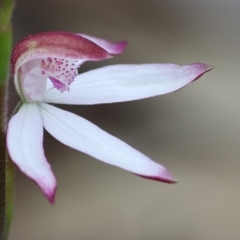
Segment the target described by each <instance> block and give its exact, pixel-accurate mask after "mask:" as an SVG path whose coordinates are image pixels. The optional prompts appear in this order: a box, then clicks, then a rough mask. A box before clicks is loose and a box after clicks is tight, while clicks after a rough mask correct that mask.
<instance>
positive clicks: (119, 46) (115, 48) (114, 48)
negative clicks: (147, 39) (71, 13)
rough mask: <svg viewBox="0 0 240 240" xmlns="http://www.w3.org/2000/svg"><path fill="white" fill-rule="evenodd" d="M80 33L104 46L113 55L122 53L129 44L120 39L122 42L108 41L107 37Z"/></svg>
mask: <svg viewBox="0 0 240 240" xmlns="http://www.w3.org/2000/svg"><path fill="white" fill-rule="evenodd" d="M78 35H80V36H82V37H84V38H86V39H88V40H90V41H92V42H94V43H96V44H97V45H98V46H100V47H102V48H103V49H105V50H106V51H107V52H108V53H110V54H112V55H118V54H121V53H122V52H123V51H124V50H125V48H126V46H127V41H120V42H116V43H113V42H110V41H107V40H105V39H101V38H96V37H92V36H89V35H87V34H82V33H81V34H78Z"/></svg>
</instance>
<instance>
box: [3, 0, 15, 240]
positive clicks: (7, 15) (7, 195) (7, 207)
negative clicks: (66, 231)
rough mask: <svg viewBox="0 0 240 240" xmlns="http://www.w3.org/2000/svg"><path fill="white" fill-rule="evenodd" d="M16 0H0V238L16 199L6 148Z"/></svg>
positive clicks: (11, 169)
mask: <svg viewBox="0 0 240 240" xmlns="http://www.w3.org/2000/svg"><path fill="white" fill-rule="evenodd" d="M13 7H14V0H0V52H1V54H0V105H1V106H0V127H1V128H0V240H6V239H7V238H8V232H9V227H10V223H11V219H12V211H13V201H14V166H13V163H12V162H11V160H10V158H9V156H8V152H7V149H6V123H7V101H6V99H7V83H8V78H9V65H10V64H9V63H10V55H11V50H12V26H11V16H12V11H13Z"/></svg>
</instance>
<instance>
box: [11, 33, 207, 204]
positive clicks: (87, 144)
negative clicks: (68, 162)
mask: <svg viewBox="0 0 240 240" xmlns="http://www.w3.org/2000/svg"><path fill="white" fill-rule="evenodd" d="M125 46H126V42H124V41H123V42H118V43H111V42H108V41H106V40H103V39H98V38H94V37H90V36H87V35H80V34H72V33H65V32H48V33H40V34H36V35H33V36H29V37H27V38H25V39H23V40H22V41H21V42H19V43H18V44H17V45H16V46H15V48H14V50H13V54H12V58H11V66H12V69H11V72H12V75H13V77H14V83H15V86H16V90H17V92H18V94H19V95H20V97H21V102H22V104H21V107H20V109H19V110H18V111H17V112H16V114H15V115H14V116H13V117H12V118H11V119H10V121H9V124H8V130H7V147H8V151H9V154H10V157H11V159H12V161H13V162H14V163H15V164H16V165H17V166H18V167H19V169H20V170H21V171H22V172H23V173H24V174H26V175H27V176H28V177H29V178H31V179H32V180H33V181H35V182H36V183H37V184H38V186H39V187H40V188H41V190H42V191H43V193H44V194H45V196H46V197H47V198H48V200H49V201H50V202H53V201H54V196H55V192H56V185H57V182H56V179H55V177H54V174H53V172H52V170H51V167H50V165H49V163H48V162H47V159H46V157H45V154H44V149H43V128H45V129H46V130H47V131H48V132H49V133H50V134H51V135H52V136H53V137H55V138H56V139H57V140H59V141H60V142H62V143H63V144H65V145H67V146H69V147H72V148H74V149H77V150H79V151H81V152H84V153H86V154H88V155H90V156H92V157H94V158H96V159H99V160H101V161H103V162H105V163H109V164H112V165H114V166H117V167H120V168H123V169H125V170H127V171H130V172H132V173H134V174H136V175H139V176H142V177H145V178H149V179H154V180H158V181H163V182H168V183H172V182H175V180H174V179H173V178H172V176H171V175H170V173H169V172H168V171H167V170H166V168H165V167H163V166H161V165H160V164H158V163H156V162H154V161H152V160H151V159H150V158H148V157H147V156H145V155H143V154H142V153H140V152H139V151H137V150H135V149H134V148H132V147H131V146H129V145H128V144H126V143H124V142H123V141H121V140H119V139H118V138H116V137H114V136H111V135H110V134H108V133H106V132H105V131H103V130H101V129H100V128H99V127H97V126H95V125H94V124H92V123H91V122H89V121H87V120H85V119H83V118H81V117H79V116H77V115H75V114H73V113H70V112H67V111H64V110H61V109H59V108H56V107H54V106H52V105H51V104H52V103H54V104H85V105H87V104H89V105H90V104H103V103H114V102H124V101H132V100H138V99H143V98H148V97H153V96H158V95H162V94H166V93H170V92H174V91H176V90H178V89H180V88H182V87H184V86H185V85H187V84H189V83H191V82H192V81H194V80H196V79H197V78H199V77H200V76H201V75H203V74H204V73H205V72H207V71H209V70H210V69H211V67H209V66H207V65H205V64H202V63H196V64H190V65H186V66H178V65H174V64H137V65H113V66H108V67H103V68H99V69H95V70H92V71H89V72H86V73H83V74H80V75H78V68H79V67H80V65H81V64H82V63H83V62H85V61H99V60H103V59H108V58H111V57H112V56H113V55H117V54H120V53H122V51H123V50H124V48H125ZM49 103H50V104H49Z"/></svg>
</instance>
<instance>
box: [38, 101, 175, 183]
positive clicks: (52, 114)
mask: <svg viewBox="0 0 240 240" xmlns="http://www.w3.org/2000/svg"><path fill="white" fill-rule="evenodd" d="M39 109H40V111H41V115H42V118H43V125H44V128H45V129H46V130H47V131H48V132H49V133H50V134H51V135H52V136H53V137H55V138H56V139H57V140H59V141H60V142H62V143H63V144H66V145H68V146H70V147H72V148H74V149H77V150H79V151H82V152H84V153H86V154H89V155H90V156H92V157H95V158H97V159H99V160H101V161H103V162H105V163H109V164H112V165H115V166H117V167H120V168H123V169H125V170H128V171H130V172H133V173H135V174H137V175H140V176H142V177H145V178H150V179H154V180H158V181H164V182H169V183H170V182H174V179H173V178H172V177H171V175H170V174H169V172H168V171H167V170H166V169H165V168H164V167H163V166H161V165H160V164H157V163H155V162H153V161H152V160H151V159H149V158H148V157H146V156H145V155H143V154H142V153H140V152H138V151H137V150H135V149H133V148H132V147H130V146H129V145H127V144H126V143H124V142H123V141H121V140H119V139H117V138H116V137H113V136H111V135H110V134H108V133H106V132H105V131H103V130H101V129H100V128H98V127H97V126H95V125H94V124H92V123H90V122H89V121H87V120H85V119H83V118H81V117H79V116H77V115H75V114H73V113H70V112H67V111H64V110H61V109H59V108H56V107H53V106H51V105H48V104H45V103H41V104H40V105H39Z"/></svg>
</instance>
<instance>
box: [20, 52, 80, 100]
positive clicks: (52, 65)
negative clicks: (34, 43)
mask: <svg viewBox="0 0 240 240" xmlns="http://www.w3.org/2000/svg"><path fill="white" fill-rule="evenodd" d="M81 63H82V62H81V61H79V60H72V59H60V58H50V57H48V58H39V59H34V60H31V61H28V62H26V63H24V64H23V65H22V66H21V67H20V68H19V71H18V72H19V76H20V77H19V87H20V89H21V90H20V92H19V94H20V95H21V97H22V99H23V100H24V101H28V102H33V101H42V100H43V97H44V94H45V91H46V82H47V79H48V78H49V79H50V80H51V83H52V84H53V87H55V88H56V89H57V90H59V91H60V92H64V91H69V85H70V84H71V83H72V82H73V81H74V78H75V77H76V76H77V75H78V70H77V69H78V67H79V66H80V64H81Z"/></svg>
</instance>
